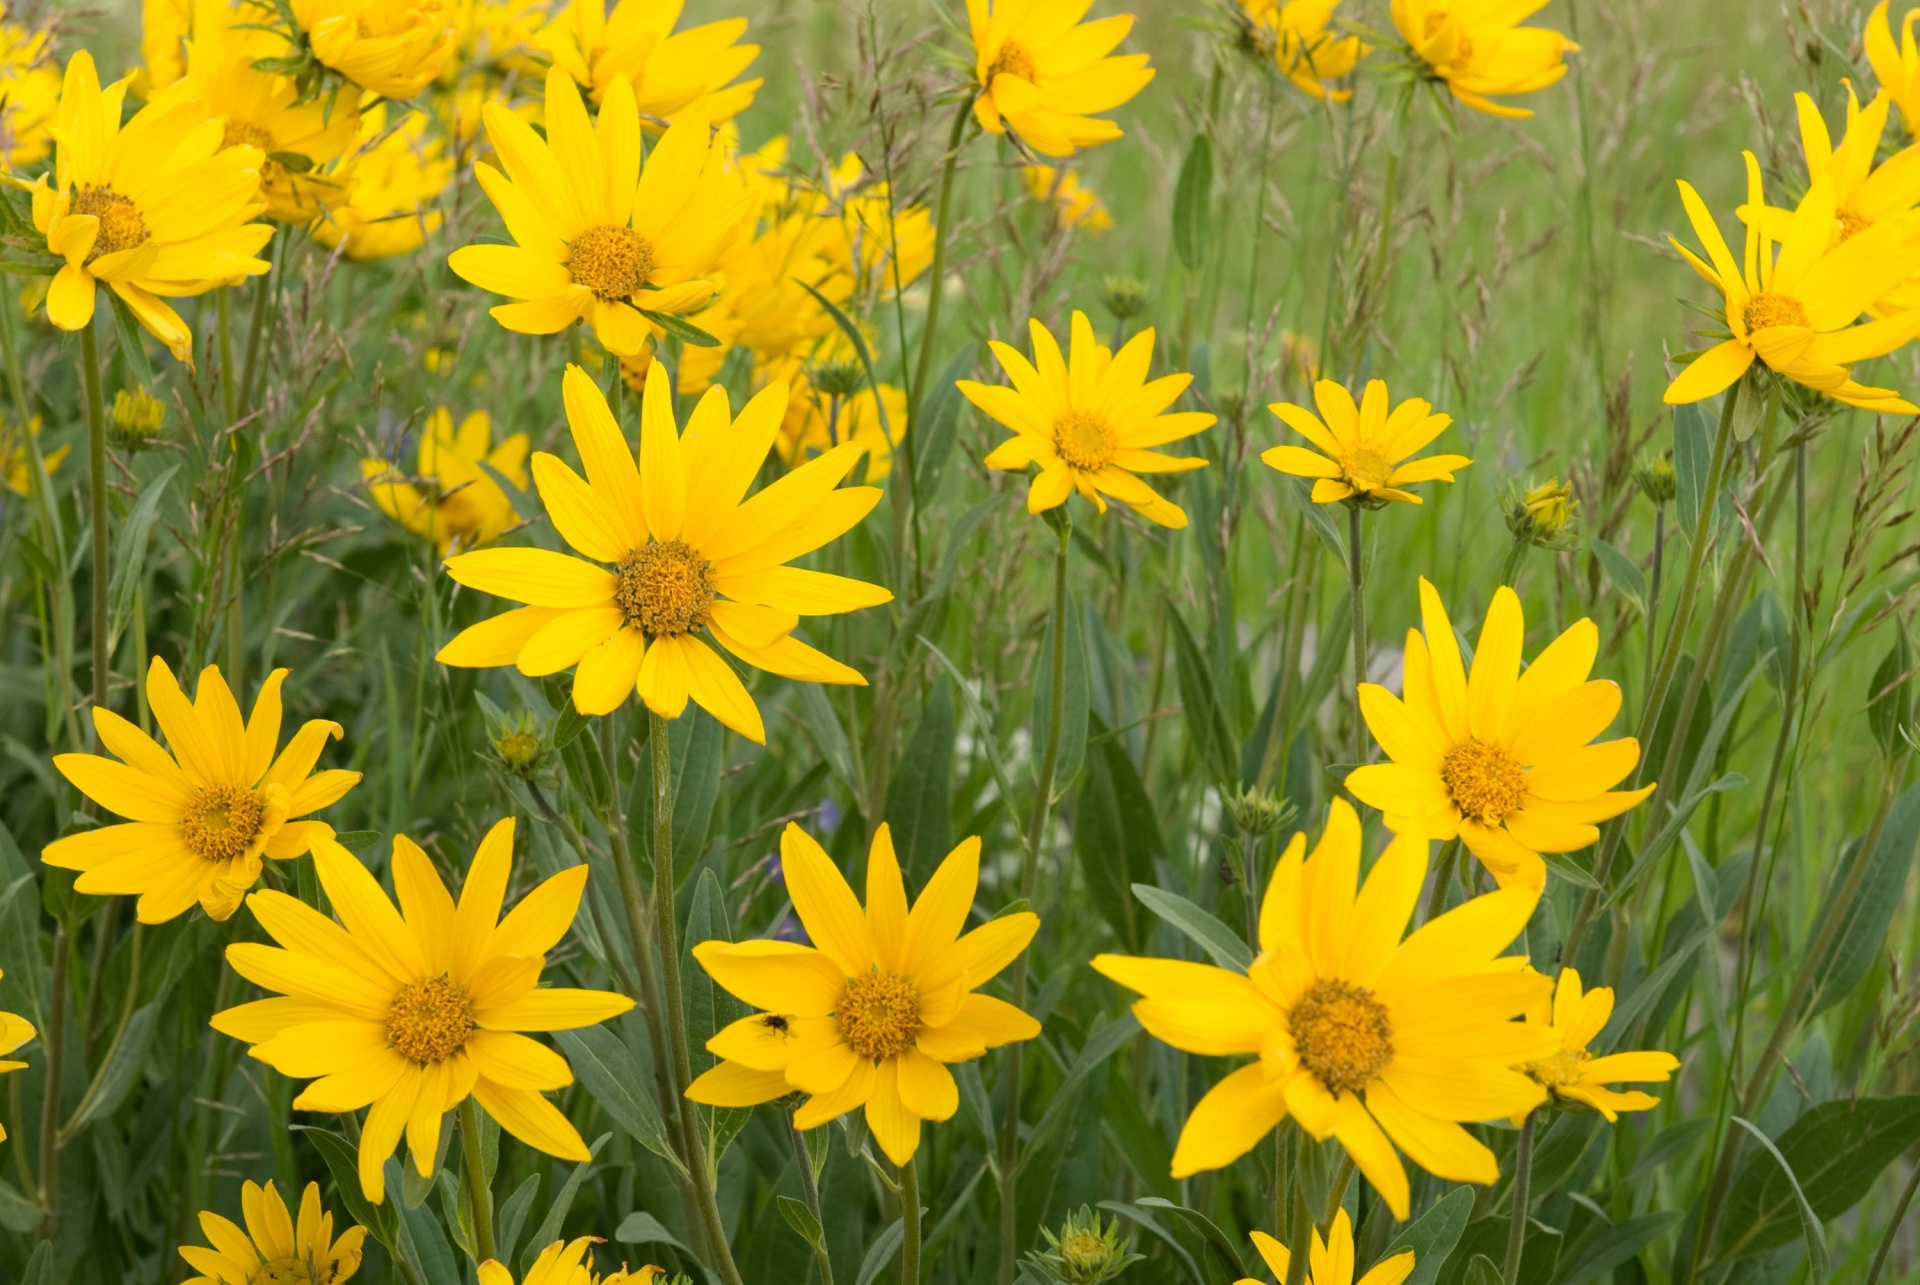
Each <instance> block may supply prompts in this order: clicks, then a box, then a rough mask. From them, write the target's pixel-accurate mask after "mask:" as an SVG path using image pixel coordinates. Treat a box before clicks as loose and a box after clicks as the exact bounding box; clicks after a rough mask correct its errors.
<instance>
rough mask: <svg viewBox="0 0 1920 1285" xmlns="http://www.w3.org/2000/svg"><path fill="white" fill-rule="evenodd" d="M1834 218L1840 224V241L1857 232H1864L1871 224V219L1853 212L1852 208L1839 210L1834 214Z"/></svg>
mask: <svg viewBox="0 0 1920 1285" xmlns="http://www.w3.org/2000/svg"><path fill="white" fill-rule="evenodd" d="M1835 219H1836V221H1837V222H1838V223H1839V224H1840V239H1841V240H1842V241H1845V240H1846V239H1847V238H1849V237H1851V236H1854V235H1855V234H1857V233H1860V232H1864V231H1866V230H1867V229H1868V228H1870V227H1872V226H1873V220H1872V219H1869V218H1865V217H1863V216H1862V215H1858V214H1855V213H1854V212H1853V211H1852V210H1842V211H1840V213H1839V214H1838V215H1836V216H1835Z"/></svg>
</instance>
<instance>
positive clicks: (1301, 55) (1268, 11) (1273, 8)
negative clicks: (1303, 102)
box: [1240, 0, 1372, 103]
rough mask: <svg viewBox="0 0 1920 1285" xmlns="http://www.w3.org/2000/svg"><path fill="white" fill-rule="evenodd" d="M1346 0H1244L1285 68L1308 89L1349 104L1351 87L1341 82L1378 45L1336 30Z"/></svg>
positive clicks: (1256, 26) (1242, 5)
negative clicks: (1339, 10) (1335, 14)
mask: <svg viewBox="0 0 1920 1285" xmlns="http://www.w3.org/2000/svg"><path fill="white" fill-rule="evenodd" d="M1339 7H1340V0H1285V3H1282V2H1281V0H1240V9H1241V12H1243V13H1244V14H1246V16H1247V21H1248V22H1250V23H1252V24H1253V29H1254V31H1255V32H1256V33H1257V34H1258V36H1259V39H1260V43H1261V45H1262V46H1263V47H1267V48H1271V49H1272V51H1273V60H1274V63H1275V64H1276V65H1277V66H1278V67H1279V68H1280V73H1281V74H1282V75H1283V76H1285V77H1286V78H1287V79H1288V80H1291V81H1292V82H1293V83H1294V84H1295V85H1296V86H1297V87H1298V88H1299V89H1300V90H1301V92H1303V93H1307V94H1311V95H1312V96H1313V97H1315V98H1330V99H1332V100H1333V101H1334V102H1336V103H1344V102H1346V101H1347V100H1348V99H1349V98H1351V97H1353V91H1352V90H1351V89H1342V88H1339V87H1338V85H1337V82H1339V81H1342V80H1345V79H1346V78H1347V77H1348V76H1351V75H1352V74H1353V69H1354V68H1355V67H1357V66H1359V65H1360V60H1361V59H1362V58H1364V57H1366V56H1367V55H1368V54H1369V53H1371V52H1372V48H1371V47H1370V46H1369V45H1367V44H1365V43H1364V42H1362V41H1361V39H1360V37H1358V36H1343V35H1340V34H1339V33H1338V32H1337V31H1334V30H1330V28H1332V26H1333V11H1334V10H1335V9H1337V8H1339Z"/></svg>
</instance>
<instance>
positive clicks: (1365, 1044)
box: [1093, 799, 1559, 1218]
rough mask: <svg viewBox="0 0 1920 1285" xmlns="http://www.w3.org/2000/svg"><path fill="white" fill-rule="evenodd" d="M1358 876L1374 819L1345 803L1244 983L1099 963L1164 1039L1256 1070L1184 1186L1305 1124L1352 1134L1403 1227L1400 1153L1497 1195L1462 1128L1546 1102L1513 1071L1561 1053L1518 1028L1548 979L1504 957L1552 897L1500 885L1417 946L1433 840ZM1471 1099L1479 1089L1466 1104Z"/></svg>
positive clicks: (1219, 1110)
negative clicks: (1366, 831) (1364, 835)
mask: <svg viewBox="0 0 1920 1285" xmlns="http://www.w3.org/2000/svg"><path fill="white" fill-rule="evenodd" d="M1359 874H1360V818H1359V817H1358V816H1357V815H1356V814H1355V813H1354V810H1353V808H1352V806H1351V805H1349V804H1348V803H1347V802H1346V801H1345V800H1342V799H1335V800H1334V801H1333V804H1332V807H1331V809H1330V812H1329V814H1328V817H1327V828H1326V831H1325V833H1324V834H1323V835H1322V836H1321V839H1320V843H1319V845H1318V846H1317V847H1316V848H1315V849H1314V851H1313V855H1312V856H1311V857H1309V856H1308V855H1307V839H1306V836H1305V835H1304V834H1296V835H1294V836H1293V840H1292V842H1291V843H1289V844H1288V845H1287V850H1286V852H1285V853H1284V854H1283V855H1282V856H1281V858H1280V862H1279V864H1278V866H1277V867H1276V868H1275V870H1274V874H1273V879H1272V881H1271V882H1270V883H1269V884H1268V885H1267V891H1266V896H1265V898H1264V900H1263V901H1262V903H1261V907H1260V925H1259V927H1260V954H1259V956H1258V957H1257V958H1256V959H1255V960H1254V962H1253V965H1252V967H1251V968H1250V969H1248V971H1247V972H1245V973H1239V972H1234V971H1230V970H1228V969H1225V968H1216V967H1214V966H1213V965H1211V964H1196V963H1189V962H1187V961H1184V960H1177V959H1140V958H1135V957H1131V956H1125V955H1101V956H1098V957H1097V958H1096V959H1095V960H1094V961H1093V967H1094V968H1095V969H1096V970H1098V971H1099V972H1100V973H1102V974H1104V975H1105V976H1107V977H1109V978H1111V979H1113V980H1114V981H1116V982H1118V983H1120V984H1121V985H1122V986H1125V987H1127V988H1128V989H1129V990H1134V991H1138V992H1139V993H1140V994H1142V995H1144V996H1145V997H1146V998H1145V999H1142V1000H1140V1001H1139V1002H1137V1003H1135V1004H1134V1006H1133V1012H1134V1016H1136V1017H1138V1018H1139V1019H1140V1024H1141V1025H1142V1026H1144V1027H1145V1028H1146V1029H1147V1030H1148V1032H1150V1033H1151V1034H1152V1035H1153V1036H1154V1037H1155V1038H1157V1039H1159V1040H1162V1041H1164V1042H1165V1043H1168V1044H1171V1045H1172V1046H1173V1047H1175V1048H1178V1049H1184V1050H1185V1051H1187V1052H1189V1053H1198V1054H1202V1055H1205V1056H1211V1057H1234V1056H1244V1055H1248V1054H1252V1055H1255V1056H1256V1057H1257V1060H1256V1061H1254V1062H1251V1063H1249V1064H1248V1065H1246V1066H1243V1067H1241V1068H1240V1069H1239V1070H1237V1071H1234V1072H1233V1073H1231V1074H1230V1075H1228V1076H1226V1077H1225V1078H1224V1079H1222V1080H1221V1081H1220V1082H1219V1083H1218V1084H1216V1085H1214V1086H1213V1088H1212V1089H1210V1090H1208V1091H1207V1094H1206V1096H1204V1097H1202V1098H1201V1099H1200V1101H1199V1103H1198V1104H1197V1105H1196V1106H1195V1107H1194V1109H1193V1114H1192V1115H1190V1116H1188V1117H1187V1123H1186V1127H1185V1128H1184V1129H1183V1130H1182V1131H1181V1134H1180V1141H1179V1143H1178V1145H1176V1146H1175V1148H1174V1153H1173V1176H1174V1177H1176V1178H1184V1177H1187V1176H1188V1175H1190V1174H1195V1173H1199V1172H1200V1171H1202V1170H1205V1169H1220V1168H1224V1167H1225V1166H1227V1165H1229V1164H1232V1163H1233V1162H1234V1161H1235V1160H1237V1159H1239V1158H1240V1157H1241V1156H1243V1155H1245V1154H1246V1153H1247V1152H1249V1151H1251V1150H1252V1149H1253V1148H1254V1147H1255V1146H1256V1145H1257V1144H1258V1143H1259V1142H1260V1140H1261V1139H1262V1138H1264V1137H1266V1136H1267V1135H1268V1134H1269V1133H1271V1132H1273V1130H1274V1128H1275V1126H1277V1125H1278V1124H1279V1123H1280V1121H1282V1120H1284V1119H1286V1118H1287V1117H1288V1116H1292V1117H1293V1118H1294V1119H1295V1120H1297V1121H1299V1123H1300V1126H1301V1127H1302V1128H1303V1129H1305V1130H1306V1131H1307V1132H1308V1133H1309V1134H1311V1135H1312V1136H1313V1137H1315V1138H1318V1139H1320V1140H1321V1141H1325V1140H1326V1139H1327V1138H1330V1137H1331V1138H1338V1139H1339V1141H1340V1145H1341V1146H1342V1147H1344V1148H1345V1149H1346V1152H1347V1154H1348V1155H1349V1156H1351V1157H1353V1161H1354V1164H1355V1165H1356V1166H1358V1167H1359V1170H1360V1172H1361V1173H1362V1174H1364V1175H1365V1176H1366V1179H1367V1181H1368V1182H1370V1183H1372V1184H1373V1186H1374V1188H1375V1190H1377V1191H1378V1192H1380V1194H1381V1195H1382V1196H1383V1197H1384V1198H1385V1199H1386V1202H1387V1204H1388V1206H1389V1207H1390V1208H1391V1209H1392V1210H1393V1214H1394V1217H1396V1218H1405V1217H1406V1216H1407V1212H1408V1208H1409V1203H1410V1192H1409V1188H1408V1185H1407V1174H1406V1170H1405V1169H1404V1168H1402V1167H1401V1164H1400V1159H1399V1156H1398V1155H1396V1154H1395V1150H1394V1149H1395V1147H1396V1146H1397V1147H1398V1148H1399V1150H1400V1151H1403V1152H1405V1153H1406V1155H1407V1157H1408V1158H1409V1159H1411V1160H1412V1161H1413V1162H1414V1163H1415V1164H1417V1165H1419V1166H1420V1167H1421V1168H1422V1169H1425V1170H1427V1171H1428V1172H1429V1173H1432V1174H1435V1175H1437V1176H1439V1177H1441V1178H1444V1179H1447V1180H1448V1181H1450V1182H1478V1183H1492V1182H1494V1181H1496V1180H1497V1179H1498V1178H1499V1176H1500V1170H1499V1165H1498V1162H1497V1161H1496V1160H1495V1159H1494V1155H1493V1152H1492V1151H1490V1150H1488V1149H1487V1147H1486V1146H1485V1145H1484V1144H1482V1143H1481V1142H1480V1141H1479V1140H1478V1139H1476V1138H1474V1137H1473V1136H1472V1135H1471V1134H1469V1133H1468V1132H1467V1131H1466V1130H1465V1129H1463V1128H1461V1127H1460V1125H1461V1124H1462V1123H1465V1122H1473V1121H1482V1120H1497V1119H1504V1118H1507V1117H1509V1116H1512V1115H1515V1114H1519V1113H1523V1112H1526V1111H1530V1110H1532V1109H1533V1108H1534V1107H1535V1106H1538V1105H1539V1104H1540V1103H1541V1102H1543V1101H1545V1100H1546V1095H1547V1094H1546V1090H1545V1089H1543V1088H1542V1087H1541V1086H1540V1085H1538V1084H1536V1083H1535V1082H1534V1081H1533V1080H1531V1079H1529V1078H1528V1077H1527V1076H1526V1075H1524V1074H1522V1073H1521V1072H1519V1071H1516V1070H1513V1069H1512V1068H1513V1067H1515V1066H1518V1065H1521V1064H1523V1063H1526V1062H1531V1061H1534V1060H1536V1059H1538V1058H1542V1057H1547V1056H1550V1055H1551V1054H1552V1052H1553V1051H1554V1049H1556V1048H1557V1047H1559V1040H1558V1038H1557V1037H1556V1036H1555V1034H1554V1032H1553V1031H1552V1030H1550V1029H1548V1028H1546V1027H1541V1026H1534V1025H1531V1024H1529V1023H1525V1022H1516V1021H1512V1020H1509V1019H1512V1018H1515V1017H1518V1016H1520V1015H1521V1014H1522V1013H1524V1012H1525V1011H1526V1010H1527V1008H1528V1006H1529V1005H1530V1004H1532V1003H1534V1002H1535V1001H1536V1000H1538V998H1539V997H1540V996H1541V995H1544V994H1545V993H1546V992H1547V990H1548V984H1547V980H1546V979H1545V978H1543V977H1539V976H1535V975H1530V974H1528V973H1527V972H1525V971H1523V969H1522V968H1521V963H1522V961H1521V959H1520V958H1518V957H1515V956H1501V954H1500V952H1501V951H1502V950H1504V949H1506V947H1507V946H1508V945H1509V944H1510V943H1511V942H1512V941H1513V940H1514V939H1515V938H1516V937H1518V936H1519V935H1520V933H1521V931H1522V930H1523V929H1524V928H1525V927H1526V925H1527V920H1528V919H1530V918H1531V917H1532V916H1533V908H1534V905H1535V903H1536V902H1537V901H1538V900H1539V898H1538V894H1536V893H1535V892H1534V891H1533V890H1532V889H1531V888H1524V887H1516V888H1503V889H1500V890H1498V891H1495V892H1490V893H1488V894H1486V895H1485V896H1482V897H1476V898H1475V899H1473V900H1472V901H1470V902H1468V903H1467V904H1466V905H1464V906H1459V907H1456V908H1455V909H1453V910H1451V911H1449V912H1448V913H1446V914H1444V915H1441V916H1439V917H1438V918H1435V919H1433V920H1431V921H1429V922H1428V923H1426V924H1423V925H1422V926H1421V927H1420V928H1418V929H1417V930H1415V932H1414V933H1413V934H1412V935H1411V936H1409V937H1407V938H1406V940H1404V941H1402V940H1401V934H1402V933H1403V932H1405V931H1406V926H1407V921H1408V920H1409V919H1410V918H1411V917H1412V915H1413V910H1414V906H1415V904H1416V903H1417V902H1418V901H1419V898H1420V888H1421V885H1422V884H1423V883H1424V882H1425V880H1426V877H1427V840H1426V839H1425V838H1424V837H1422V836H1421V835H1420V834H1419V833H1417V832H1416V831H1414V830H1412V829H1407V830H1403V831H1402V832H1401V833H1399V834H1398V835H1396V836H1395V837H1394V839H1393V842H1392V843H1391V844H1389V845H1388V847H1387V850H1386V851H1385V852H1383V853H1382V854H1381V855H1380V858H1379V860H1377V861H1375V862H1374V864H1373V868H1372V869H1371V870H1370V871H1368V873H1367V878H1366V882H1365V883H1364V884H1361V885H1360V887H1359V890H1358V893H1357V895H1356V892H1355V885H1356V884H1357V883H1359ZM1469 1089H1470V1091H1469Z"/></svg>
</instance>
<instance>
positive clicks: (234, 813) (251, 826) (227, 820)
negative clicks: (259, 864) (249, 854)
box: [180, 785, 266, 861]
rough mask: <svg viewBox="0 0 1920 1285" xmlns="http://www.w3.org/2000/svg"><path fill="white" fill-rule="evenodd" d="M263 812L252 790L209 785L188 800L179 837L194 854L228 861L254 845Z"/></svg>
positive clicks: (231, 786)
mask: <svg viewBox="0 0 1920 1285" xmlns="http://www.w3.org/2000/svg"><path fill="white" fill-rule="evenodd" d="M265 811H266V808H265V807H264V806H262V804H261V802H260V796H259V795H257V794H255V793H254V792H253V791H252V790H245V789H242V788H240V787H239V786H237V785H209V786H207V787H205V788H204V789H202V790H200V791H199V792H198V793H196V794H195V795H194V796H193V798H192V799H190V800H188V802H187V810H186V812H185V813H183V814H182V815H181V817H180V837H181V838H182V839H183V840H185V841H186V845H187V848H188V850H189V851H191V852H192V853H193V854H194V855H195V856H196V857H200V858H203V859H204V860H207V861H231V860H233V859H234V858H235V857H238V856H241V855H243V854H245V852H246V850H247V849H248V848H250V847H252V846H253V841H254V839H255V837H256V836H258V835H259V833H260V818H261V816H262V815H263V814H264V813H265Z"/></svg>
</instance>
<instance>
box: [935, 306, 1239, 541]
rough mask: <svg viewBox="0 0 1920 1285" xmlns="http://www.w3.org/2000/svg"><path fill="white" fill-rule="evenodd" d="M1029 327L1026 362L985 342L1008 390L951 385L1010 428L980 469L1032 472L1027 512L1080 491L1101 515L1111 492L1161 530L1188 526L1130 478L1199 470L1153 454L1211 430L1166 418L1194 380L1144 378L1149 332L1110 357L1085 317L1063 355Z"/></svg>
mask: <svg viewBox="0 0 1920 1285" xmlns="http://www.w3.org/2000/svg"><path fill="white" fill-rule="evenodd" d="M1028 329H1029V331H1030V333H1031V334H1032V336H1033V358H1034V359H1033V360H1032V361H1031V362H1030V361H1028V360H1027V359H1026V358H1025V357H1023V356H1022V355H1021V354H1020V350H1019V349H1017V348H1015V347H1013V345H1011V344H1003V343H1001V342H1000V341H998V340H994V341H993V342H992V344H990V345H989V346H990V347H991V348H992V349H993V355H994V356H995V357H998V358H999V359H1000V366H1001V368H1002V369H1003V370H1005V371H1006V372H1007V377H1008V378H1009V379H1011V380H1012V381H1013V385H1012V387H1008V386H1006V385H1004V384H981V383H976V382H975V381H973V380H971V379H962V380H959V381H957V382H956V386H957V387H958V388H959V389H960V391H961V393H962V394H964V395H965V396H966V399H967V400H968V401H970V402H972V403H973V404H974V405H975V406H978V407H979V408H980V409H981V410H983V411H985V412H986V413H987V414H988V415H989V416H991V417H992V418H993V419H994V420H996V421H998V422H999V423H1000V424H1002V425H1004V426H1005V427H1007V428H1010V429H1012V430H1013V432H1014V436H1013V437H1011V438H1009V439H1008V440H1006V441H1004V442H1002V443H1000V445H998V446H996V447H995V448H994V449H993V450H992V451H991V452H990V453H989V454H988V455H987V458H986V465H987V467H988V468H997V469H1025V468H1027V467H1028V466H1029V465H1038V466H1039V468H1040V472H1039V474H1038V476H1036V477H1035V478H1034V479H1033V482H1032V484H1031V485H1030V486H1029V487H1028V488H1027V512H1029V513H1043V512H1045V511H1046V510H1048V509H1051V508H1053V507H1055V506H1056V505H1060V504H1064V503H1065V502H1066V499H1067V497H1068V496H1069V495H1071V494H1073V493H1074V492H1075V491H1078V492H1079V493H1080V494H1081V495H1083V496H1085V497H1086V498H1087V499H1089V500H1092V501H1093V504H1094V507H1095V508H1097V509H1098V510H1099V511H1100V512H1102V513H1105V512H1106V511H1107V500H1106V497H1108V496H1111V497H1112V498H1114V499H1116V500H1119V501H1120V502H1121V503H1123V504H1126V505H1128V506H1129V507H1131V508H1132V509H1134V510H1135V511H1136V512H1138V513H1139V514H1140V516H1142V517H1144V518H1146V519H1148V520H1149V521H1152V522H1157V523H1159V524H1160V525H1161V526H1165V527H1174V528H1176V529H1177V528H1179V527H1183V526H1185V525H1186V524H1187V514H1186V510H1184V509H1182V508H1181V507H1180V506H1179V505H1177V504H1175V503H1173V501H1171V500H1169V499H1167V498H1166V497H1164V496H1162V495H1161V494H1160V493H1159V492H1158V491H1156V490H1154V489H1153V488H1152V487H1151V486H1148V485H1147V484H1146V483H1145V482H1143V481H1141V480H1140V478H1139V477H1138V476H1137V475H1138V474H1141V473H1182V472H1185V471H1187V470H1188V469H1197V468H1205V467H1206V465H1207V462H1206V461H1205V460H1203V459H1200V458H1198V457H1197V456H1192V455H1160V454H1157V453H1156V452H1155V451H1154V450H1153V449H1152V448H1153V447H1156V446H1165V445H1166V444H1167V443H1169V442H1177V441H1180V440H1181V439H1183V438H1188V437H1192V436H1193V435H1194V434H1195V433H1199V432H1204V431H1205V430H1206V429H1208V428H1211V427H1212V426H1213V423H1214V417H1213V416H1212V415H1209V414H1207V413H1205V412H1203V411H1175V412H1172V413H1171V414H1168V413H1165V412H1166V409H1167V407H1169V406H1171V405H1173V403H1174V402H1175V401H1177V400H1178V399H1179V397H1180V394H1182V393H1184V392H1186V391H1187V385H1188V384H1190V383H1192V382H1193V376H1192V375H1187V374H1180V375H1164V376H1162V377H1161V378H1159V379H1155V380H1149V379H1148V378H1147V372H1148V371H1149V369H1150V368H1151V366H1152V363H1153V327H1151V326H1148V327H1147V328H1146V329H1144V330H1142V331H1141V332H1140V333H1139V334H1137V335H1135V336H1134V337H1133V338H1132V339H1129V340H1128V341H1127V342H1126V343H1125V344H1124V345H1122V346H1121V349H1120V351H1119V352H1118V353H1115V352H1113V351H1111V350H1109V349H1108V348H1107V347H1106V346H1105V345H1104V344H1102V343H1100V342H1099V341H1098V340H1096V339H1095V338H1094V337H1093V324H1092V323H1091V322H1089V321H1088V320H1087V314H1086V313H1084V312H1080V311H1078V310H1075V312H1074V314H1073V323H1072V331H1071V338H1070V341H1069V342H1070V346H1069V350H1068V354H1067V356H1065V357H1063V356H1062V355H1061V353H1060V345H1059V344H1058V343H1057V342H1055V340H1054V337H1053V335H1052V333H1051V332H1049V331H1048V330H1047V328H1046V327H1045V326H1043V325H1041V324H1040V322H1039V321H1038V320H1034V321H1032V322H1029V323H1028Z"/></svg>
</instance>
